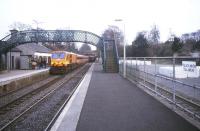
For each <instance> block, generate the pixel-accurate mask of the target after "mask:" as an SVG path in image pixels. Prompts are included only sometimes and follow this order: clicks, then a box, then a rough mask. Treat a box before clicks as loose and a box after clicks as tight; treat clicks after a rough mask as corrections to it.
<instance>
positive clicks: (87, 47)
mask: <svg viewBox="0 0 200 131" xmlns="http://www.w3.org/2000/svg"><path fill="white" fill-rule="evenodd" d="M89 51H91V47H90V46H89V45H88V44H82V46H81V47H80V49H79V52H80V53H84V52H89Z"/></svg>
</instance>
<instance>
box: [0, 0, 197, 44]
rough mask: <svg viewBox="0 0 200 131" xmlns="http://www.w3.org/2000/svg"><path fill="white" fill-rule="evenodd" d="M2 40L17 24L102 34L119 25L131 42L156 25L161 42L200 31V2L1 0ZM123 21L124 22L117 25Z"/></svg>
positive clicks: (195, 0)
mask: <svg viewBox="0 0 200 131" xmlns="http://www.w3.org/2000/svg"><path fill="white" fill-rule="evenodd" d="M0 19H1V20H0V38H3V37H4V36H5V35H6V33H8V32H9V29H10V28H9V26H10V25H11V24H13V23H14V22H22V23H25V24H30V25H32V26H33V27H36V24H35V23H34V22H33V20H37V21H38V22H42V23H41V24H39V27H41V28H44V29H61V28H65V29H69V28H70V29H80V30H86V31H91V32H93V33H96V34H98V35H101V33H102V32H103V30H104V29H105V28H106V27H108V25H117V26H119V28H121V29H122V30H123V25H124V24H125V32H126V39H127V41H128V42H129V44H130V42H131V41H132V40H134V38H135V37H136V33H137V32H139V31H144V30H150V29H151V27H152V25H154V24H156V25H157V26H158V28H159V30H160V35H161V40H162V41H165V40H166V39H167V38H168V36H169V32H170V30H171V32H173V33H175V34H176V35H178V36H180V35H181V34H183V33H189V32H193V31H196V30H198V29H200V0H0ZM115 19H123V21H122V22H114V20H115Z"/></svg>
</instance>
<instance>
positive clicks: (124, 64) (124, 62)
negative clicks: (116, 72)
mask: <svg viewBox="0 0 200 131" xmlns="http://www.w3.org/2000/svg"><path fill="white" fill-rule="evenodd" d="M115 21H117V22H120V21H123V20H122V19H115ZM125 35H126V34H125V23H124V51H123V52H124V57H123V68H124V69H123V76H124V77H126V39H125Z"/></svg>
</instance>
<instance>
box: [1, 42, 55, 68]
mask: <svg viewBox="0 0 200 131" xmlns="http://www.w3.org/2000/svg"><path fill="white" fill-rule="evenodd" d="M50 52H51V50H50V49H49V48H47V47H45V46H43V45H42V44H40V43H29V44H24V45H19V46H17V47H15V48H13V49H11V51H9V52H7V53H6V54H3V55H1V56H0V57H1V66H3V67H1V68H3V69H4V70H14V69H36V68H41V67H46V66H48V65H49V64H50ZM34 63H35V64H34ZM33 64H34V65H33Z"/></svg>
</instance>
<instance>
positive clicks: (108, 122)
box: [56, 64, 198, 131]
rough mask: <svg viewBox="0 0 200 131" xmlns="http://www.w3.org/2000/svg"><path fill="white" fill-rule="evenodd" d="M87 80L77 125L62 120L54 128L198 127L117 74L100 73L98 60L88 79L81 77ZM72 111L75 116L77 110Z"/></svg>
mask: <svg viewBox="0 0 200 131" xmlns="http://www.w3.org/2000/svg"><path fill="white" fill-rule="evenodd" d="M87 82H90V83H89V84H88V85H89V87H88V90H87V94H86V97H85V100H84V103H83V107H79V108H80V109H81V108H82V110H81V113H80V114H79V115H80V116H79V115H78V120H76V124H74V125H77V126H76V128H71V127H69V125H71V124H68V123H65V122H62V124H61V125H60V126H62V128H57V129H56V130H59V129H60V130H59V131H61V130H65V131H72V130H73V131H74V130H77V131H198V129H197V128H196V127H194V126H193V125H192V124H190V123H188V122H187V121H186V120H184V119H183V118H182V117H180V116H178V115H177V114H176V113H174V112H173V111H171V110H170V109H168V108H167V107H165V106H164V105H162V104H161V103H160V102H158V101H157V100H155V99H154V98H153V97H151V96H149V95H148V94H146V93H145V92H144V91H142V90H141V89H139V88H138V87H136V86H135V85H133V84H132V83H131V82H129V81H128V80H126V79H124V78H122V77H121V76H120V75H119V74H117V73H104V72H103V71H102V66H101V65H99V64H95V65H94V70H93V72H92V77H91V80H90V81H89V80H87V81H85V83H87ZM84 88H85V87H84ZM77 97H78V95H77ZM77 99H78V98H77ZM80 99H83V98H82V97H80ZM71 106H73V104H72V105H71ZM75 107H77V105H76V104H75V106H74V108H75ZM75 114H76V115H75V117H76V118H77V113H75ZM73 117H74V116H73V113H71V115H70V117H68V118H66V117H65V119H73ZM62 121H64V120H62ZM66 122H67V121H66Z"/></svg>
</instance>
